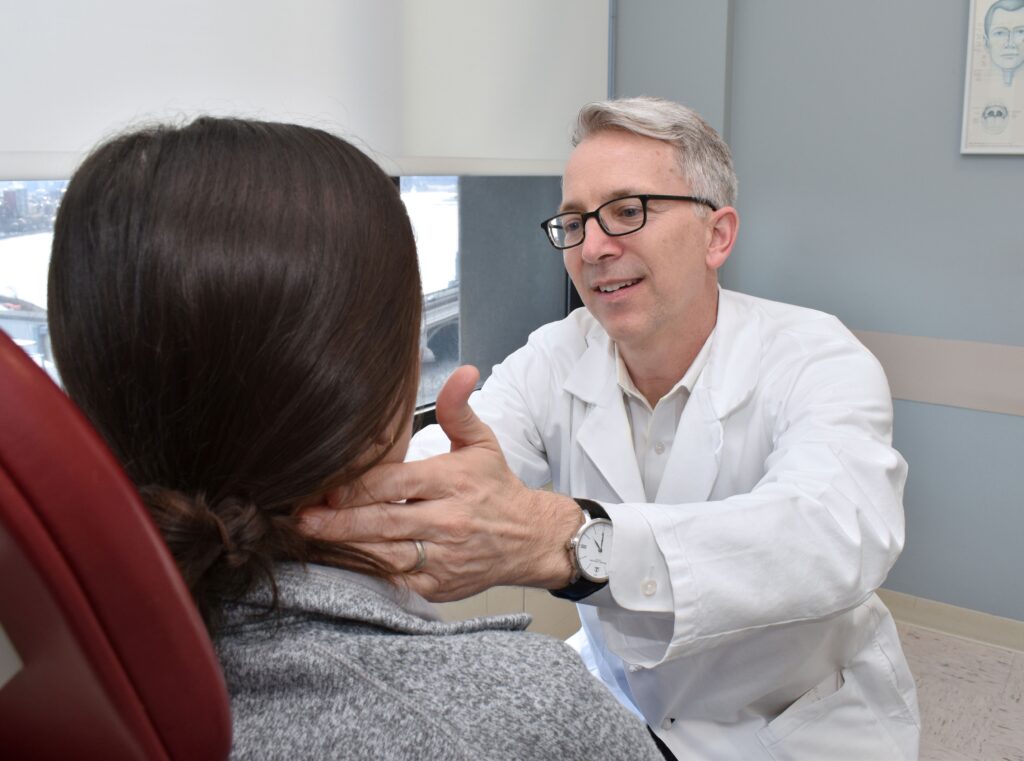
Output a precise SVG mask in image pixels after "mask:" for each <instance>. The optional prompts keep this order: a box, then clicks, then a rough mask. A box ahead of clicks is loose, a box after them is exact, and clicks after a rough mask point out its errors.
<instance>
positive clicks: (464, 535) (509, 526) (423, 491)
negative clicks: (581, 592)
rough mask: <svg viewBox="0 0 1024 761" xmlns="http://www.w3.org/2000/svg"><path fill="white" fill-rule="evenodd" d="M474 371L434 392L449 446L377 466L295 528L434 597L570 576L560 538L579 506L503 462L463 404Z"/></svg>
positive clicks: (460, 373)
mask: <svg viewBox="0 0 1024 761" xmlns="http://www.w3.org/2000/svg"><path fill="white" fill-rule="evenodd" d="M478 378H479V373H478V372H477V370H476V368H474V367H470V366H468V365H466V366H463V367H460V368H458V369H457V370H456V371H455V372H454V373H453V374H452V375H451V377H450V378H449V379H448V381H447V383H445V386H444V388H443V389H442V390H441V393H440V394H439V395H438V397H437V421H438V423H439V424H440V425H441V428H442V429H443V430H444V432H445V433H446V434H447V436H448V438H449V439H450V440H451V442H452V447H451V449H452V451H451V453H450V454H444V455H438V456H437V457H431V458H430V459H427V460H421V461H418V462H409V463H391V464H382V465H378V466H377V467H376V468H374V469H373V470H371V471H370V472H369V473H367V474H366V475H365V476H364V477H363V479H362V480H361V482H360V483H359V485H358V486H356V487H355V488H343V489H340V490H338V491H337V492H334V493H332V494H329V495H328V499H327V505H328V506H327V507H312V508H307V509H305V510H304V511H303V512H302V522H303V530H304V531H305V532H306V533H307V534H310V535H314V536H317V537H319V538H321V539H327V540H331V541H343V542H346V543H347V544H353V545H355V546H356V547H358V548H360V549H363V550H365V551H367V552H369V553H371V554H372V555H374V556H376V557H378V558H380V559H381V560H384V561H385V562H387V563H389V564H390V565H391V566H392V567H394V568H397V569H399V570H403V569H404V571H405V572H404V574H403V578H404V579H405V580H406V583H407V584H408V585H409V587H410V588H412V589H414V590H415V591H416V592H419V593H420V594H421V595H423V596H424V597H426V598H427V599H429V600H434V601H437V602H444V601H448V600H460V599H462V598H465V597H469V596H470V595H473V594H476V593H477V592H481V591H483V590H485V589H488V588H490V587H493V586H500V585H521V586H534V587H542V588H546V589H557V588H559V587H563V586H565V585H566V584H568V583H569V582H570V580H571V575H572V567H571V564H570V561H569V553H568V551H567V549H566V542H567V541H568V539H569V538H570V537H571V536H572V535H573V534H574V533H575V531H576V530H577V529H578V528H579V526H580V524H581V522H582V518H581V515H580V509H579V506H578V505H577V504H576V503H575V502H574V501H573V500H572V499H571V498H569V497H566V496H564V495H559V494H554V493H552V492H547V491H539V490H533V489H528V488H527V487H526V486H525V485H524V484H523V483H522V482H521V481H520V480H519V479H518V478H517V477H516V476H515V474H514V473H512V471H511V470H509V468H508V465H507V464H506V462H505V456H504V455H503V454H502V452H501V447H500V446H499V445H498V441H497V439H496V438H495V436H494V433H493V432H492V431H491V429H490V428H488V427H487V426H486V425H484V424H483V423H482V422H481V421H480V419H479V418H478V417H477V416H476V413H474V412H473V410H472V409H471V408H470V406H469V403H468V400H469V395H470V394H471V393H472V391H473V388H474V386H475V384H476V381H477V379H478ZM401 500H406V502H404V503H403V502H401ZM417 540H418V541H417ZM421 548H422V552H421Z"/></svg>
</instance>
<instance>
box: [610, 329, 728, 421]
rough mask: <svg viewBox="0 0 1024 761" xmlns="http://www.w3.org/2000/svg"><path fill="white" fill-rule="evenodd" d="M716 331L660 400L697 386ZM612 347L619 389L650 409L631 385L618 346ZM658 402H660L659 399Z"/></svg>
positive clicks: (633, 385)
mask: <svg viewBox="0 0 1024 761" xmlns="http://www.w3.org/2000/svg"><path fill="white" fill-rule="evenodd" d="M716 329H717V326H716V328H714V329H712V331H711V334H710V335H709V336H708V337H707V340H705V341H704V345H703V346H701V347H700V351H699V352H697V356H696V357H694V358H693V362H691V363H690V366H689V367H688V368H687V370H686V372H685V373H683V377H682V378H680V379H679V381H678V382H677V383H676V384H675V385H674V386H673V387H672V388H671V389H669V391H668V393H667V394H665V396H663V397H662V399H668V398H669V397H671V396H673V395H675V394H677V393H679V390H680V389H683V388H685V389H686V393H687V394H692V393H693V387H694V386H695V385H697V378H699V377H700V374H701V371H702V370H703V369H704V366H705V365H707V363H708V355H709V354H711V341H712V339H713V338H714V337H715V330H716ZM612 345H613V346H614V348H615V365H616V368H617V370H618V383H619V388H621V389H622V391H623V392H624V393H626V394H629V395H630V396H632V397H634V398H636V399H638V400H640V401H642V402H643V403H644V404H646V405H647V406H648V407H650V404H648V402H647V399H646V398H645V397H644V395H643V394H641V393H640V390H639V389H638V388H637V387H636V384H635V383H633V378H632V377H631V376H630V374H629V370H628V369H627V367H626V361H625V360H624V359H623V358H622V355H621V354H620V353H619V345H618V344H616V343H614V342H613V343H612ZM658 401H661V400H660V399H659V400H658Z"/></svg>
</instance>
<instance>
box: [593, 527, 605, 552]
mask: <svg viewBox="0 0 1024 761" xmlns="http://www.w3.org/2000/svg"><path fill="white" fill-rule="evenodd" d="M594 544H596V545H597V551H598V552H604V532H603V531H602V532H601V541H597V537H596V536H595V537H594Z"/></svg>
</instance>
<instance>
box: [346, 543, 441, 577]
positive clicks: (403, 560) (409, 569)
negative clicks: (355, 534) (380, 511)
mask: <svg viewBox="0 0 1024 761" xmlns="http://www.w3.org/2000/svg"><path fill="white" fill-rule="evenodd" d="M346 546H348V547H352V548H353V549H356V550H359V551H360V552H365V553H366V554H367V555H370V556H371V557H373V558H376V559H377V560H379V561H380V562H381V563H382V564H383V565H385V566H387V567H388V568H391V569H394V571H395V572H396V573H400V574H417V573H419V572H420V571H422V570H423V569H424V568H426V565H427V562H428V560H429V557H430V555H429V553H430V550H429V549H428V547H429V545H428V543H427V542H424V541H420V540H417V539H404V540H402V541H399V542H346ZM435 549H436V548H435Z"/></svg>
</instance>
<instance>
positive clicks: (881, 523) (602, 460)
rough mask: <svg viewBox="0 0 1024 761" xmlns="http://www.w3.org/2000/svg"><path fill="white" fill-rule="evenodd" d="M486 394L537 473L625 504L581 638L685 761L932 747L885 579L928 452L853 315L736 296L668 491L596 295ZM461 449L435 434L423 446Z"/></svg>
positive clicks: (592, 662)
mask: <svg viewBox="0 0 1024 761" xmlns="http://www.w3.org/2000/svg"><path fill="white" fill-rule="evenodd" d="M472 405H473V407H474V409H475V410H476V411H477V413H478V414H479V415H480V416H481V418H482V419H483V420H484V421H485V422H486V423H488V424H489V425H490V426H491V427H492V428H493V429H494V431H495V433H496V434H497V436H498V438H499V440H500V441H501V445H502V448H503V450H504V452H505V455H506V458H507V460H508V463H509V465H510V467H511V468H512V469H513V470H514V471H515V472H516V473H517V474H518V475H519V476H520V477H521V478H522V479H523V480H524V482H526V483H527V484H528V485H530V486H534V487H539V486H541V485H543V484H545V483H547V482H549V481H550V482H552V484H553V487H554V489H555V490H556V491H558V492H562V493H565V494H569V495H572V496H574V497H588V498H590V499H595V500H598V501H600V502H601V503H602V504H603V505H605V507H606V509H607V510H608V512H609V514H610V516H611V518H612V521H613V523H614V526H615V537H614V543H613V547H612V559H611V563H610V565H609V576H610V580H611V581H610V584H609V588H608V589H605V590H602V591H601V592H598V593H597V594H595V595H592V596H591V597H590V598H588V599H587V600H586V601H585V603H584V604H581V605H580V606H579V611H580V617H581V619H582V622H583V629H582V630H581V632H580V633H579V634H577V635H576V636H575V637H574V638H573V640H572V642H573V644H575V646H576V647H577V649H578V650H579V651H580V653H581V655H582V657H583V658H584V660H585V661H586V663H587V665H588V667H589V668H590V670H591V671H592V672H593V673H594V674H595V675H597V676H598V677H599V678H600V679H602V680H603V681H604V682H605V683H606V684H607V685H608V686H609V688H610V689H612V690H613V691H614V692H615V693H616V694H617V695H619V697H620V699H621V700H623V702H625V703H626V704H627V705H629V706H630V707H632V708H633V709H634V710H636V711H637V712H638V713H640V714H642V715H643V717H644V718H645V719H646V721H647V722H648V724H650V725H651V727H652V728H653V729H654V730H655V731H656V732H657V733H658V735H659V736H660V737H661V738H662V740H663V741H664V742H665V743H666V744H667V745H668V746H669V747H670V748H671V749H672V750H673V751H674V752H675V754H676V755H677V756H678V757H679V758H680V759H682V758H700V759H744V760H745V761H746V760H747V759H756V758H773V759H777V760H778V761H781V760H783V759H828V761H833V760H836V759H850V760H851V761H854V760H855V761H867V760H870V761H882V760H885V759H911V758H916V757H917V746H918V736H919V719H918V711H917V701H916V695H915V690H914V683H913V679H912V677H911V674H910V672H909V669H908V668H907V664H906V661H905V659H904V656H903V653H902V650H901V648H900V644H899V640H898V637H897V633H896V629H895V625H894V623H893V620H892V617H891V616H890V614H889V612H888V610H886V608H885V606H884V605H883V604H882V602H881V601H880V600H879V599H878V597H877V596H876V595H875V593H874V591H875V589H877V588H878V587H879V586H880V585H881V583H882V581H883V580H884V579H885V576H886V574H887V573H888V571H889V569H890V568H891V567H892V564H893V562H894V561H895V560H896V557H897V556H898V555H899V553H900V550H901V549H902V547H903V539H904V525H903V508H902V495H903V484H904V481H905V478H906V463H905V462H904V461H903V459H902V458H901V457H900V455H899V454H898V453H897V452H896V451H895V450H894V449H892V447H891V433H892V402H891V398H890V395H889V389H888V385H887V383H886V379H885V375H884V373H883V371H882V369H881V367H880V366H879V364H878V362H877V361H876V360H875V358H874V357H873V356H872V355H871V354H870V353H869V352H868V351H867V350H866V349H865V348H864V347H863V346H862V345H861V344H860V343H859V342H858V341H857V340H856V338H854V336H853V335H852V334H851V333H850V332H849V331H848V330H847V329H846V328H844V327H843V326H842V325H841V324H840V323H839V321H838V320H836V319H835V318H834V317H831V316H828V315H825V314H822V313H820V312H815V311H812V310H808V309H802V308H799V307H793V306H789V305H785V304H779V303H775V302H770V301H765V300H762V299H757V298H753V297H749V296H744V295H741V294H737V293H733V292H730V291H726V290H721V291H720V301H719V311H718V321H717V325H716V328H715V334H714V339H713V342H712V346H711V353H710V355H709V357H708V363H707V366H706V367H705V368H704V371H703V372H702V373H701V375H700V377H699V378H698V380H697V382H696V385H695V387H694V389H693V392H692V394H691V396H690V399H689V401H688V402H687V404H686V407H685V409H684V410H683V414H682V417H681V419H680V422H679V427H678V430H677V432H676V436H675V441H674V443H673V445H672V448H671V451H670V454H669V455H668V456H669V460H668V463H667V467H666V469H665V474H664V477H663V479H662V482H661V485H660V488H659V490H658V494H657V498H656V500H655V503H654V504H648V503H647V500H646V497H645V494H644V489H643V484H642V482H641V477H640V473H639V470H638V467H637V464H636V456H635V452H634V451H633V443H632V437H631V434H630V430H629V423H628V420H627V417H626V412H625V407H624V405H623V401H622V392H621V389H620V388H619V386H618V385H617V382H616V363H615V356H614V350H613V346H612V344H611V341H610V339H609V337H608V335H607V334H606V333H605V332H604V330H603V329H602V328H601V327H600V325H599V324H598V323H597V322H596V321H595V320H594V319H593V317H592V316H591V315H590V314H589V313H588V312H587V311H586V310H584V309H580V310H577V311H575V312H573V313H572V314H571V315H569V317H567V318H566V319H565V320H562V321H560V322H557V323H552V324H550V325H546V326H544V327H542V328H540V329H539V330H537V331H536V332H534V333H533V334H532V335H531V336H530V339H529V342H528V343H527V345H526V346H525V347H523V348H522V349H520V350H519V351H517V352H515V353H514V354H512V355H511V356H510V357H509V358H508V359H507V360H506V361H505V362H503V363H502V364H501V365H499V366H497V367H496V368H495V369H494V372H493V374H492V375H491V377H490V378H489V379H488V381H487V383H486V384H485V385H484V387H483V389H482V390H481V391H480V392H478V393H476V394H474V396H473V399H472ZM446 448H447V440H446V439H445V438H444V436H443V434H441V433H440V432H439V429H436V428H433V429H427V430H426V431H424V432H421V434H419V435H418V436H417V438H416V439H415V440H414V442H413V447H412V450H411V451H412V456H413V457H422V456H426V455H428V454H435V453H438V452H439V451H442V450H446Z"/></svg>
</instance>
